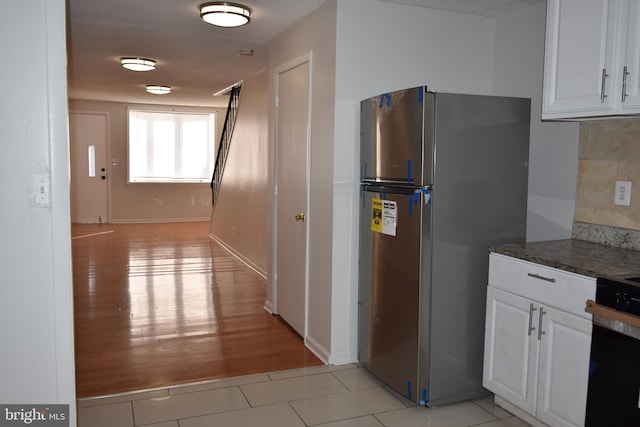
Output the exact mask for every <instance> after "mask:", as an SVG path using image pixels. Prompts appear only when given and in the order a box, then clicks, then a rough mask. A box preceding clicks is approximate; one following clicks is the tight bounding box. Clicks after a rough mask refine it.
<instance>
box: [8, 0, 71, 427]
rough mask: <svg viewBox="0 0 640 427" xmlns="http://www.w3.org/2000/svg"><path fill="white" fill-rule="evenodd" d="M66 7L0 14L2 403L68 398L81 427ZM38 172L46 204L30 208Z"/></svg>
mask: <svg viewBox="0 0 640 427" xmlns="http://www.w3.org/2000/svg"><path fill="white" fill-rule="evenodd" d="M64 5H65V3H64V1H63V0H34V1H30V2H24V1H22V0H10V1H5V2H3V7H4V10H3V13H2V14H0V56H1V57H2V58H4V59H5V60H4V61H3V64H2V79H0V93H2V101H0V115H1V116H2V121H1V122H0V188H1V191H2V208H0V223H1V224H2V268H1V269H0V324H1V325H2V328H0V342H1V343H2V344H1V345H2V350H1V351H0V402H2V403H3V404H8V403H22V404H28V403H51V404H55V403H59V404H69V405H70V409H71V416H72V420H71V423H70V425H75V377H74V363H73V360H74V344H73V306H72V279H71V277H72V276H71V237H70V236H71V233H70V228H69V220H70V213H69V209H70V208H69V205H70V204H69V172H68V137H67V94H66V50H65V33H64V29H65V6H64ZM8 58H11V60H8ZM34 174H44V175H46V176H50V184H51V205H50V206H49V207H33V206H31V205H30V200H29V199H30V197H29V196H30V191H29V190H30V183H31V179H32V176H33V175H34Z"/></svg>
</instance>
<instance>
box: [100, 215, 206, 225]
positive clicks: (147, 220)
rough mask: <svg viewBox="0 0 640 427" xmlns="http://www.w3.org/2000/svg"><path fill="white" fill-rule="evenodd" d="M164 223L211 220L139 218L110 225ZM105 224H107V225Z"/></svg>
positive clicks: (111, 220) (120, 220) (122, 220)
mask: <svg viewBox="0 0 640 427" xmlns="http://www.w3.org/2000/svg"><path fill="white" fill-rule="evenodd" d="M162 222H209V218H208V217H206V218H138V219H110V220H109V221H108V222H107V223H108V224H158V223H162ZM107 223H105V224H107Z"/></svg>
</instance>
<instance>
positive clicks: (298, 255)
mask: <svg viewBox="0 0 640 427" xmlns="http://www.w3.org/2000/svg"><path fill="white" fill-rule="evenodd" d="M276 78H277V83H276V84H277V95H276V96H277V104H276V105H277V120H276V150H277V156H276V162H277V164H276V168H277V178H276V179H277V184H276V185H277V204H276V209H277V214H276V228H277V233H276V244H277V249H276V257H277V259H276V283H277V285H276V311H277V313H278V314H279V315H280V316H281V317H282V318H283V319H284V320H285V321H286V322H287V323H288V324H289V325H291V327H292V328H293V329H295V330H296V332H298V333H299V334H300V335H301V336H303V337H304V336H305V335H306V329H305V328H306V313H307V310H306V306H307V301H306V297H307V292H306V289H307V221H308V215H307V188H308V182H307V163H308V160H307V159H308V145H309V123H308V121H309V117H308V116H309V61H308V59H307V60H303V61H301V62H299V63H297V64H295V65H294V66H291V67H288V68H283V71H282V72H278V73H277V77H276Z"/></svg>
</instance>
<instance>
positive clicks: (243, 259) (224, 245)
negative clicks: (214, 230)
mask: <svg viewBox="0 0 640 427" xmlns="http://www.w3.org/2000/svg"><path fill="white" fill-rule="evenodd" d="M209 238H211V239H212V240H213V241H214V242H216V243H218V244H219V245H220V246H222V248H223V249H224V250H226V251H227V252H229V254H231V255H232V256H233V257H235V258H236V259H237V260H238V261H240V262H241V263H243V264H244V265H246V266H247V267H249V268H250V269H252V270H253V271H255V272H256V273H258V274H259V275H260V277H262V278H263V279H265V280H266V279H267V272H266V271H264V270H263V269H261V268H260V267H258V266H257V265H255V264H254V263H253V262H251V260H250V259H248V258H246V257H245V256H244V255H242V254H241V253H240V252H238V251H236V250H235V249H233V247H231V246H230V245H228V244H227V243H226V242H225V241H224V240H222V239H221V238H219V237H217V236H216V235H214V234H209Z"/></svg>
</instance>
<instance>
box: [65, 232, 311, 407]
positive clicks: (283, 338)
mask: <svg viewBox="0 0 640 427" xmlns="http://www.w3.org/2000/svg"><path fill="white" fill-rule="evenodd" d="M72 238H73V242H72V246H73V276H74V277H73V282H74V312H75V362H76V393H77V397H78V398H79V399H81V398H87V397H95V396H107V395H113V394H120V393H126V392H131V391H137V390H149V389H154V388H158V387H167V386H175V385H179V384H187V383H194V382H198V381H205V380H212V379H220V378H228V377H235V376H241V375H249V374H255V373H263V372H271V371H278V370H284V369H292V368H302V367H309V366H316V365H322V362H321V361H320V360H319V359H318V358H317V357H316V356H315V355H313V353H311V352H310V351H309V350H308V349H307V348H306V347H305V346H304V345H303V343H302V339H301V338H300V337H299V336H298V335H297V334H295V333H294V332H293V331H292V330H291V329H290V328H289V326H287V325H286V324H285V323H284V322H283V321H282V320H281V319H279V318H278V317H277V316H273V315H271V314H269V313H268V312H266V311H265V310H264V308H263V305H264V302H265V297H266V286H267V281H266V280H265V279H264V278H263V277H261V276H260V275H259V274H257V273H256V272H254V271H253V270H251V269H250V268H248V267H247V266H246V265H244V264H243V263H242V262H240V261H239V260H238V259H236V258H235V257H233V256H232V255H230V254H229V253H228V252H227V251H226V250H224V249H223V248H222V247H221V246H220V245H218V244H217V243H215V242H214V241H213V240H211V239H210V238H209V223H208V222H191V223H156V224H102V225H98V224H96V225H93V224H91V225H76V224H74V225H73V226H72Z"/></svg>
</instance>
